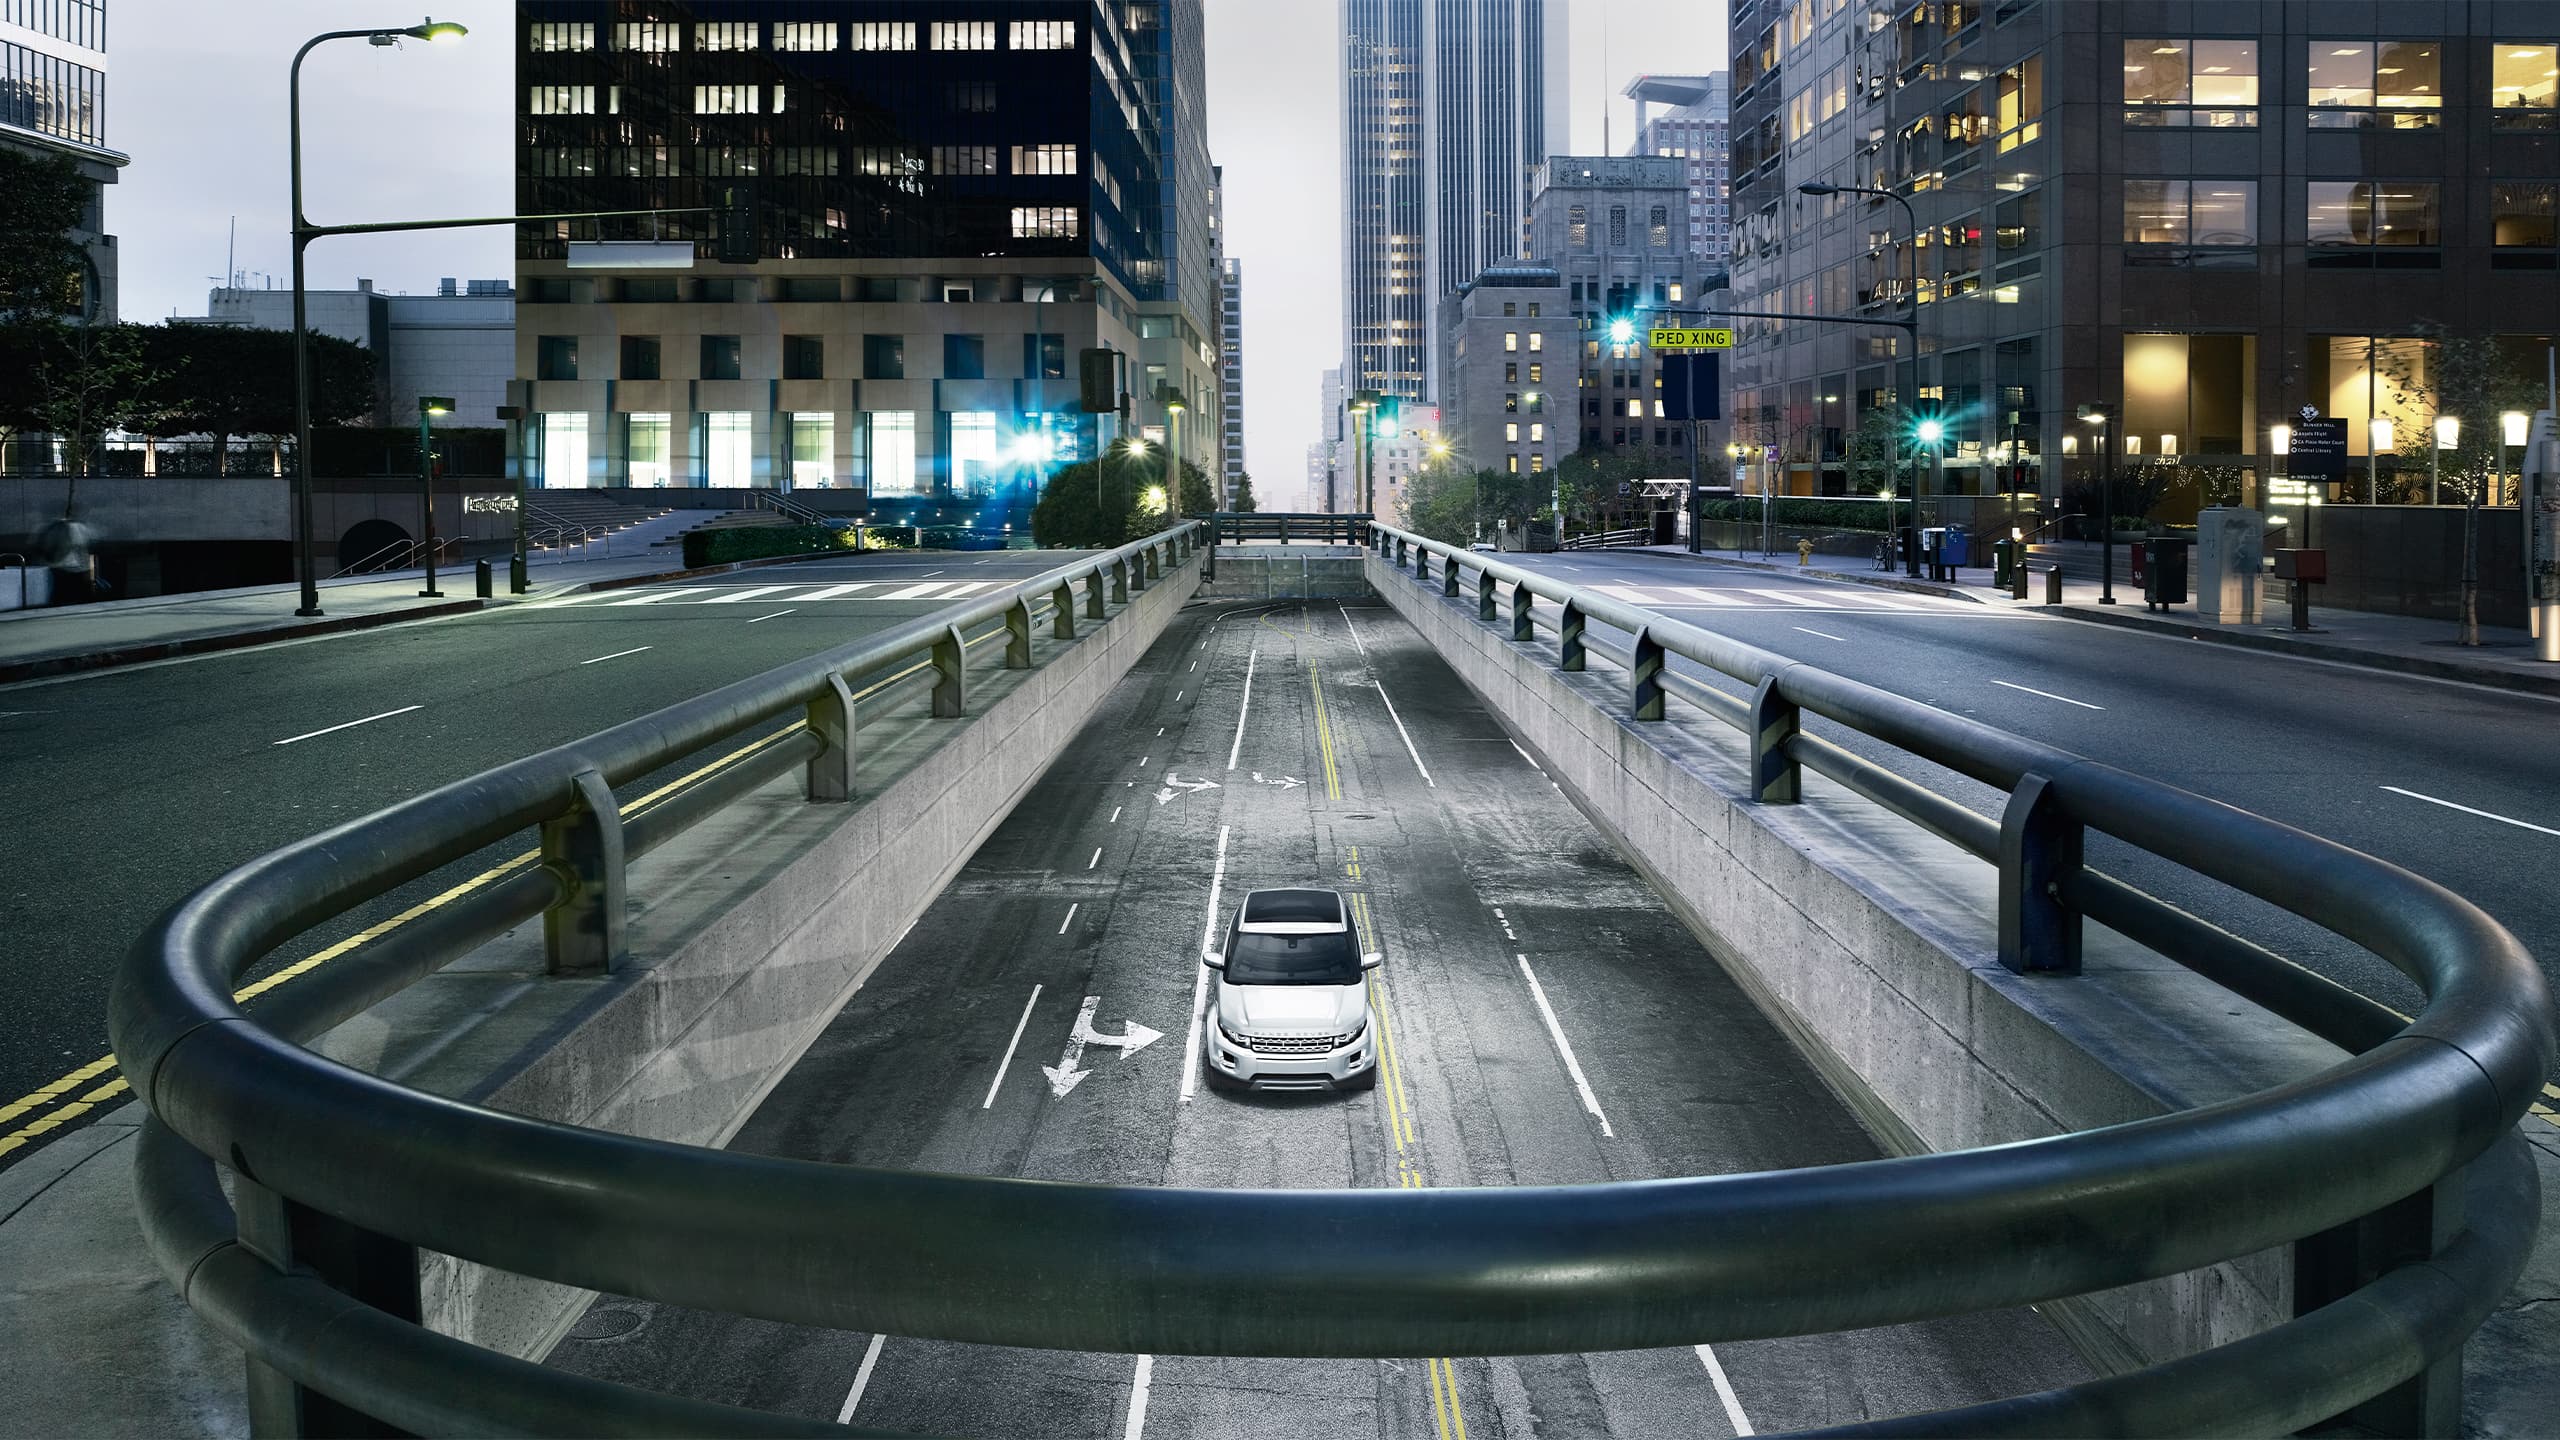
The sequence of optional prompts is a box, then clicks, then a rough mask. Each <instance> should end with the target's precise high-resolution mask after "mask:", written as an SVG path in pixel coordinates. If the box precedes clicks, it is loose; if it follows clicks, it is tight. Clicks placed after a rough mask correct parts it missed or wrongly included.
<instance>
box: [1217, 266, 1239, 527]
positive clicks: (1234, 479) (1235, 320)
mask: <svg viewBox="0 0 2560 1440" xmlns="http://www.w3.org/2000/svg"><path fill="white" fill-rule="evenodd" d="M1218 268H1219V272H1220V275H1221V278H1222V279H1223V280H1224V282H1225V283H1224V284H1223V285H1222V286H1221V287H1220V289H1221V292H1222V299H1221V302H1220V307H1219V308H1220V309H1221V311H1222V312H1223V318H1222V320H1221V322H1220V325H1219V329H1218V383H1219V388H1220V390H1221V392H1222V393H1223V394H1224V396H1225V401H1224V406H1223V409H1224V415H1223V417H1222V419H1223V423H1224V426H1225V433H1226V438H1225V442H1224V444H1223V445H1222V446H1221V449H1220V454H1221V458H1222V460H1223V462H1224V463H1223V466H1222V470H1223V475H1224V480H1225V500H1226V504H1227V507H1228V508H1229V509H1233V508H1234V507H1235V503H1236V499H1237V496H1238V492H1239V489H1240V487H1241V486H1242V484H1243V482H1244V478H1245V470H1244V262H1243V261H1241V260H1238V259H1234V258H1233V257H1229V258H1227V259H1223V260H1220V261H1219V262H1218Z"/></svg>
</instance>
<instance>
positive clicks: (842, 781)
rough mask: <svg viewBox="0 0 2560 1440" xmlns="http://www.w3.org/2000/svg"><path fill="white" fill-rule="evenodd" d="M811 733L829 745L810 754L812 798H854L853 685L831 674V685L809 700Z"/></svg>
mask: <svg viewBox="0 0 2560 1440" xmlns="http://www.w3.org/2000/svg"><path fill="white" fill-rule="evenodd" d="M809 733H810V734H812V735H815V736H817V737H818V743H819V744H820V745H822V746H824V747H825V748H824V749H822V750H820V751H819V752H818V753H817V754H815V755H812V756H810V757H809V765H808V771H809V798H810V799H812V800H850V799H852V798H853V765H854V761H853V687H852V686H850V685H847V684H845V683H844V677H843V676H842V675H829V676H828V677H827V688H826V689H825V690H823V691H821V692H820V693H818V694H817V695H814V696H812V697H810V700H809Z"/></svg>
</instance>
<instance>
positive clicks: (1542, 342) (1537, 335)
mask: <svg viewBox="0 0 2560 1440" xmlns="http://www.w3.org/2000/svg"><path fill="white" fill-rule="evenodd" d="M1545 348H1547V335H1546V332H1545V331H1543V330H1532V331H1530V332H1529V353H1530V354H1532V355H1535V354H1537V353H1538V352H1539V351H1541V350H1544V349H1545Z"/></svg>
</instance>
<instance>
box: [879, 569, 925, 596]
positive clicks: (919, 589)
mask: <svg viewBox="0 0 2560 1440" xmlns="http://www.w3.org/2000/svg"><path fill="white" fill-rule="evenodd" d="M937 573H939V572H937ZM941 588H942V587H941V586H940V585H909V586H907V587H906V588H905V589H903V590H891V591H888V592H886V593H883V594H879V595H874V596H872V597H871V598H872V599H874V600H921V599H923V598H924V597H926V596H928V595H930V594H932V593H933V592H934V591H936V590H939V589H941Z"/></svg>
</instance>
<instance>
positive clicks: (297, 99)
mask: <svg viewBox="0 0 2560 1440" xmlns="http://www.w3.org/2000/svg"><path fill="white" fill-rule="evenodd" d="M469 33H470V32H469V31H467V30H465V29H464V28H463V27H461V26H460V25H456V24H454V23H452V22H451V21H442V22H439V21H436V20H425V21H421V22H420V23H418V24H415V25H409V26H403V27H400V28H398V29H379V30H331V31H329V32H328V33H326V34H323V35H314V36H312V37H311V38H310V39H309V40H306V41H304V42H303V45H302V48H301V49H299V50H296V51H295V52H293V66H292V68H291V69H290V70H289V71H288V72H287V74H286V81H285V94H286V121H285V124H286V131H287V140H288V143H289V145H290V148H291V151H292V155H291V162H292V172H293V173H292V181H293V465H294V489H293V508H294V526H295V531H294V558H295V564H296V568H298V569H299V570H300V571H301V576H302V605H301V608H299V609H297V610H295V611H294V612H293V613H295V614H296V615H304V616H311V615H318V614H319V613H320V575H319V571H318V569H317V568H316V566H315V563H314V560H313V556H312V547H311V343H310V331H309V329H308V324H307V322H306V320H305V319H304V315H303V252H304V251H305V250H307V249H308V248H310V245H311V242H312V241H313V240H315V239H317V238H319V236H320V235H321V234H323V233H325V232H323V231H322V230H321V229H320V228H319V227H317V226H315V225H313V224H312V223H311V220H310V218H309V217H308V216H306V215H304V214H303V213H302V60H303V57H304V56H306V55H309V54H310V53H311V52H312V50H313V49H314V48H316V47H317V46H319V45H320V44H321V43H322V42H323V41H328V40H363V41H366V42H368V43H370V44H373V45H376V46H387V45H397V44H399V43H400V41H401V39H402V38H403V37H406V38H408V39H412V40H459V39H461V38H462V37H463V36H464V35H467V34H469ZM431 588H432V587H431Z"/></svg>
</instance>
